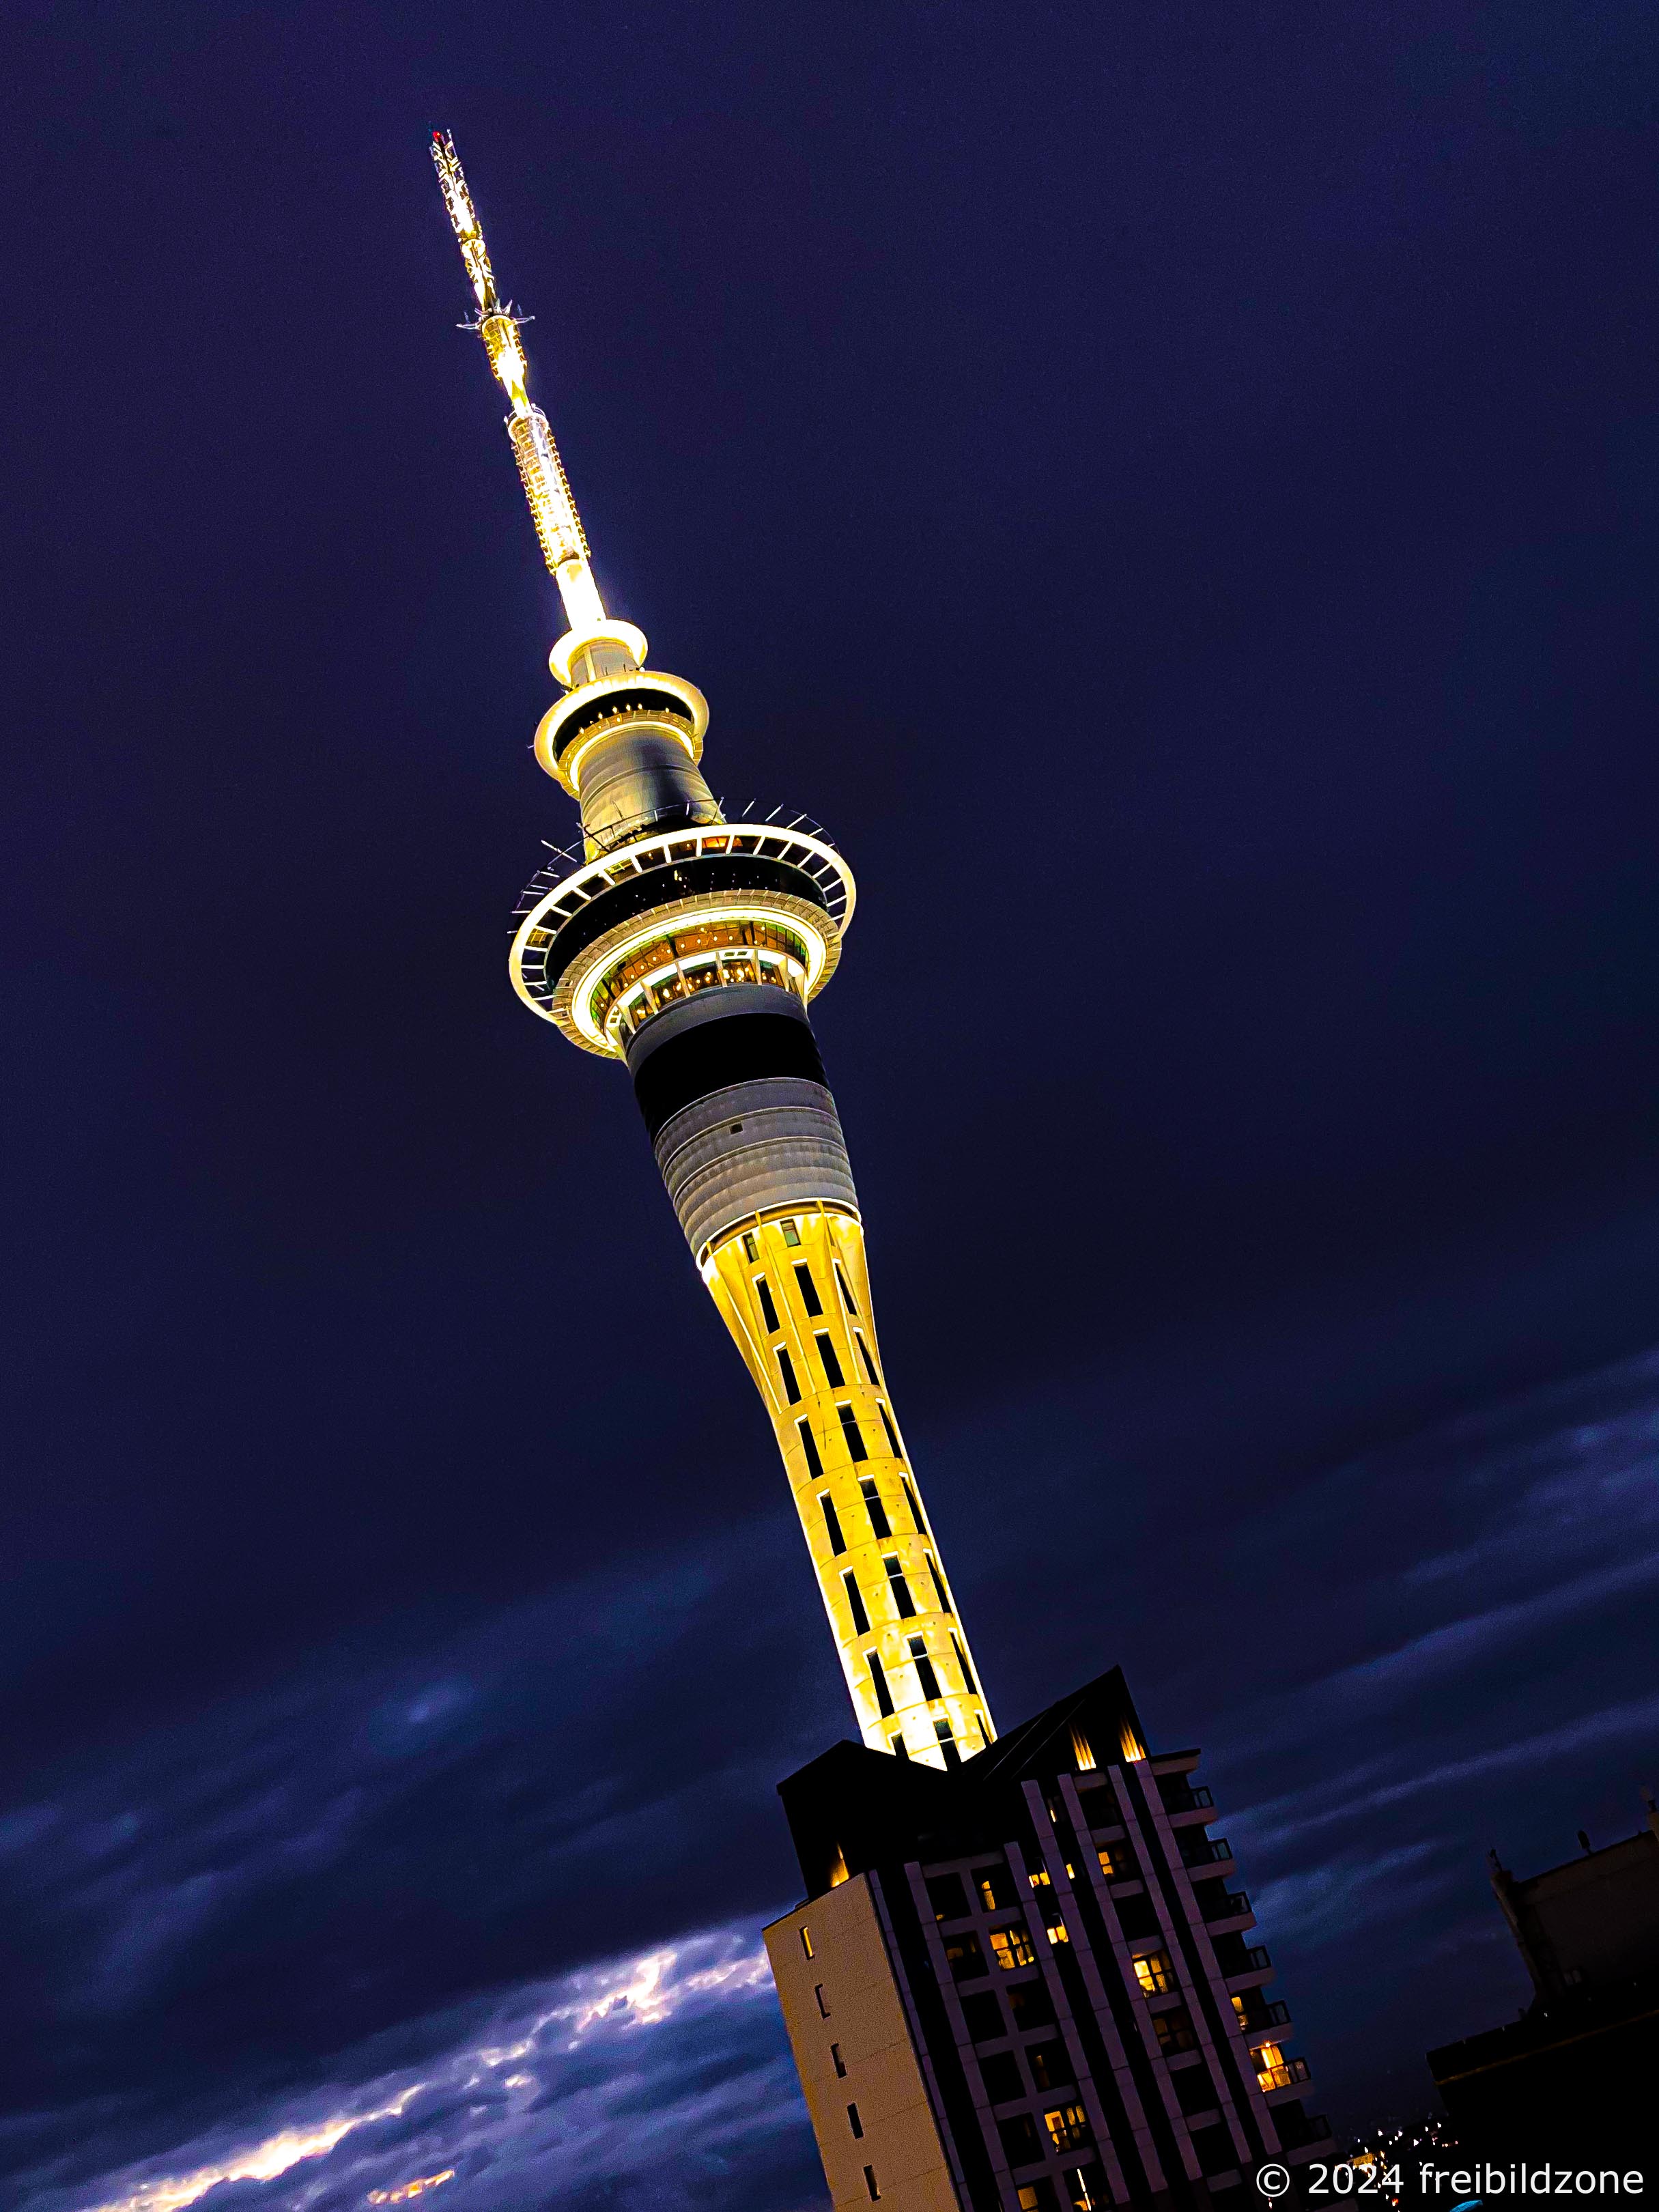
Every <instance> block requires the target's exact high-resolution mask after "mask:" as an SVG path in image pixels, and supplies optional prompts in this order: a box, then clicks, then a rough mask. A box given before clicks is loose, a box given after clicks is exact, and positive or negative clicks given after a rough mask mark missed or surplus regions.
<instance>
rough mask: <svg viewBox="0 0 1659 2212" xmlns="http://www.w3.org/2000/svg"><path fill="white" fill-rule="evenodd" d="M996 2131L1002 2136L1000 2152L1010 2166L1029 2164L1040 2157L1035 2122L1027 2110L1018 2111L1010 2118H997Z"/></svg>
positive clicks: (1040, 2152) (1040, 2150)
mask: <svg viewBox="0 0 1659 2212" xmlns="http://www.w3.org/2000/svg"><path fill="white" fill-rule="evenodd" d="M997 2133H998V2134H999V2135H1000V2136H1001V2137H1002V2154H1003V2156H1004V2157H1005V2158H1006V2160H1007V2161H1008V2163H1009V2165H1010V2166H1031V2165H1034V2164H1035V2163H1036V2160H1038V2159H1040V2158H1041V2157H1042V2144H1041V2143H1040V2142H1038V2141H1037V2130H1036V2121H1035V2120H1034V2119H1033V2118H1031V2115H1030V2113H1029V2112H1018V2113H1016V2114H1015V2116H1014V2118H1012V2120H999V2121H998V2123H997Z"/></svg>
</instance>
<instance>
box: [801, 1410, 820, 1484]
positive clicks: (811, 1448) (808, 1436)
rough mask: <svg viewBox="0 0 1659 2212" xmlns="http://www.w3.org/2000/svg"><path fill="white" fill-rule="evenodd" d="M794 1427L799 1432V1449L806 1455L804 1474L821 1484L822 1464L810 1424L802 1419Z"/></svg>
mask: <svg viewBox="0 0 1659 2212" xmlns="http://www.w3.org/2000/svg"><path fill="white" fill-rule="evenodd" d="M795 1426H796V1428H797V1429H798V1430H799V1432H800V1448H801V1449H802V1450H803V1451H804V1452H805V1454H806V1472H807V1473H808V1474H810V1475H811V1478H812V1480H813V1481H814V1482H822V1481H823V1461H822V1460H821V1459H820V1458H819V1457H818V1447H817V1439H816V1437H814V1436H813V1434H812V1424H811V1421H809V1420H806V1419H804V1418H803V1419H800V1420H799V1421H797V1422H796V1424H795Z"/></svg>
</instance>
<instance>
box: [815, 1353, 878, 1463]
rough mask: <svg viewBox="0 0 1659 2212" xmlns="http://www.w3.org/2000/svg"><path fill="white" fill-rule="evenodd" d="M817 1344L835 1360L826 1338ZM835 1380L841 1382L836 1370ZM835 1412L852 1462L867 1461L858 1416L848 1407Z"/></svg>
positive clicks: (839, 1407)
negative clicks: (852, 1458) (839, 1420)
mask: <svg viewBox="0 0 1659 2212" xmlns="http://www.w3.org/2000/svg"><path fill="white" fill-rule="evenodd" d="M818 1342H819V1343H820V1344H821V1345H822V1346H823V1348H824V1351H825V1352H826V1353H828V1355H829V1358H830V1359H833V1358H835V1352H834V1350H833V1349H832V1347H831V1346H830V1343H829V1338H828V1337H827V1336H821V1337H820V1338H819V1339H818ZM826 1365H827V1362H826ZM840 1380H841V1372H840V1370H839V1369H837V1370H836V1382H837V1383H839V1382H840ZM836 1412H837V1413H839V1414H840V1415H841V1431H842V1435H843V1436H844V1437H846V1439H847V1449H848V1451H849V1452H850V1453H851V1454H852V1455H853V1457H854V1460H860V1459H868V1458H869V1456H870V1455H869V1453H868V1452H867V1451H866V1449H864V1438H863V1437H861V1436H860V1433H859V1417H858V1415H857V1414H856V1413H854V1411H853V1408H852V1407H850V1406H837V1407H836Z"/></svg>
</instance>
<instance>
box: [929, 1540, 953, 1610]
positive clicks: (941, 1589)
mask: <svg viewBox="0 0 1659 2212" xmlns="http://www.w3.org/2000/svg"><path fill="white" fill-rule="evenodd" d="M924 1556H925V1557H926V1559H927V1571H928V1573H929V1574H930V1575H931V1576H932V1577H933V1595H934V1596H935V1597H936V1598H937V1599H938V1600H939V1611H940V1612H941V1613H949V1612H951V1609H952V1608H951V1600H950V1596H949V1595H948V1593H947V1592H946V1590H945V1582H944V1578H943V1577H942V1576H941V1575H940V1573H939V1569H938V1568H937V1567H936V1566H935V1565H933V1553H931V1552H928V1553H925V1554H924Z"/></svg>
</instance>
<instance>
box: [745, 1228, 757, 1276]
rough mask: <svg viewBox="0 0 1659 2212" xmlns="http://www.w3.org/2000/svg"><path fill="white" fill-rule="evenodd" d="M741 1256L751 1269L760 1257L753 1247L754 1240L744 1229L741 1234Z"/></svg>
mask: <svg viewBox="0 0 1659 2212" xmlns="http://www.w3.org/2000/svg"><path fill="white" fill-rule="evenodd" d="M743 1256H744V1259H745V1260H747V1261H748V1262H749V1264H750V1267H753V1266H754V1264H755V1262H756V1261H757V1260H758V1259H759V1257H760V1254H759V1252H758V1251H757V1249H756V1247H755V1240H754V1238H753V1237H751V1236H750V1233H749V1231H747V1230H746V1229H745V1230H744V1232H743Z"/></svg>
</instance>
